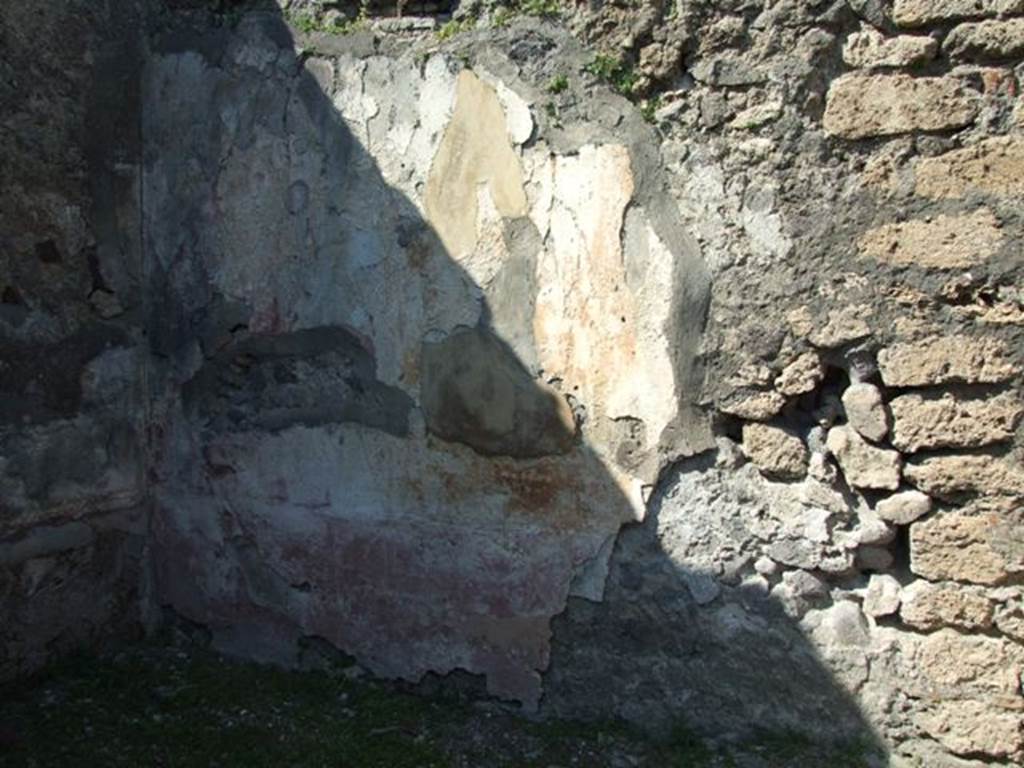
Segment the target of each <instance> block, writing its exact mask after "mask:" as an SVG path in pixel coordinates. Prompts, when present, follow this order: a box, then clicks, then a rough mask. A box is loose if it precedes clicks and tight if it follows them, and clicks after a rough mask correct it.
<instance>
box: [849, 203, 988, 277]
mask: <svg viewBox="0 0 1024 768" xmlns="http://www.w3.org/2000/svg"><path fill="white" fill-rule="evenodd" d="M1002 244H1003V234H1002V232H1001V231H1000V229H999V222H998V221H996V218H995V216H993V215H992V212H991V211H989V210H987V209H982V210H979V211H975V212H974V213H970V214H966V215H964V216H947V215H945V214H943V215H939V216H935V217H934V218H929V219H915V220H912V221H906V222H899V223H896V224H885V225H884V226H881V227H877V228H876V229H872V230H869V231H868V232H866V233H865V234H864V235H863V236H862V237H861V238H860V239H859V240H858V241H857V249H858V251H859V252H860V255H861V256H863V257H865V258H869V259H875V260H877V261H879V262H882V263H883V264H895V265H898V266H918V267H926V268H929V269H963V268H966V267H970V266H974V265H976V264H981V263H983V262H985V261H987V260H988V259H990V258H991V257H992V256H993V255H995V253H996V252H997V251H998V250H999V248H1000V246H1001V245H1002Z"/></svg>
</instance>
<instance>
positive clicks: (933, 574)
mask: <svg viewBox="0 0 1024 768" xmlns="http://www.w3.org/2000/svg"><path fill="white" fill-rule="evenodd" d="M998 524H999V519H998V517H997V516H996V515H994V514H988V515H970V516H968V515H961V514H956V513H945V514H939V515H936V516H935V517H932V518H929V519H928V520H924V521H921V522H917V523H914V524H913V525H911V526H910V570H911V571H913V572H914V573H916V574H917V575H918V576H923V577H925V578H926V579H932V580H937V581H939V580H946V579H949V580H953V581H967V582H971V583H974V584H992V585H995V584H1001V583H1003V582H1005V581H1006V580H1007V578H1009V576H1010V571H1009V567H1010V563H1009V562H1008V561H1007V558H1006V557H1005V555H1004V554H1003V553H1001V552H999V551H998V550H997V549H996V548H995V547H994V546H993V542H992V536H993V534H994V533H997V532H998V531H999V525H998Z"/></svg>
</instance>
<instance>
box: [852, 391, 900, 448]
mask: <svg viewBox="0 0 1024 768" xmlns="http://www.w3.org/2000/svg"><path fill="white" fill-rule="evenodd" d="M843 409H844V410H845V411H846V420H847V421H848V422H849V424H850V426H851V427H853V428H854V429H855V430H857V432H858V433H860V434H861V435H862V436H863V437H866V438H867V439H868V440H874V441H876V442H877V441H878V440H882V439H883V438H885V436H886V435H887V434H888V433H889V414H888V412H887V411H886V410H885V403H883V402H882V393H881V392H880V391H879V390H878V387H876V386H875V385H873V384H867V383H863V382H859V383H857V384H851V385H850V386H849V387H847V389H846V391H845V392H843Z"/></svg>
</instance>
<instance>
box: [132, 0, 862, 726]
mask: <svg viewBox="0 0 1024 768" xmlns="http://www.w3.org/2000/svg"><path fill="white" fill-rule="evenodd" d="M208 21H209V17H208V16H205V15H199V16H196V17H194V16H193V14H192V13H191V12H180V10H179V9H172V12H171V13H169V14H165V17H164V19H163V24H162V30H161V31H160V32H159V34H158V35H157V36H156V39H155V40H154V42H153V48H152V57H151V61H150V64H149V66H148V69H147V72H146V74H145V82H144V86H143V91H144V125H143V143H144V148H145V156H146V168H145V180H144V199H145V211H144V237H145V245H146V254H147V269H146V272H147V281H148V284H149V317H150V323H149V336H150V340H151V344H152V351H153V353H154V363H153V372H152V376H151V381H152V386H153V393H152V395H153V400H154V403H155V405H154V413H155V414H156V423H155V424H154V425H153V427H152V428H153V434H154V436H155V439H156V444H155V446H154V447H155V452H154V466H153V470H152V474H151V478H152V480H153V482H154V488H155V492H154V493H155V499H156V512H155V520H154V525H153V527H154V537H155V538H154V548H153V549H154V561H155V571H156V583H157V586H156V589H157V593H158V599H159V600H160V601H161V602H162V603H163V604H164V605H166V606H167V607H169V608H171V609H173V610H174V611H175V612H177V613H178V614H180V615H182V616H184V617H185V618H187V619H188V620H189V621H191V622H195V623H198V624H201V625H203V626H204V627H205V628H206V630H207V631H208V632H209V635H210V637H211V638H212V641H213V643H214V644H215V645H216V646H217V647H219V648H221V649H222V650H225V651H228V652H232V653H236V654H240V655H244V656H247V657H250V658H256V659H260V660H270V661H277V662H283V663H295V662H301V661H302V658H301V656H302V649H303V648H304V647H311V646H316V645H318V644H320V643H321V642H322V641H323V640H326V641H327V642H328V643H330V644H331V645H332V646H334V647H336V648H338V649H340V650H342V651H344V652H345V653H348V654H351V655H353V656H355V657H356V658H357V659H358V661H359V662H360V663H361V664H363V665H364V666H366V667H368V668H369V669H370V670H372V671H373V672H374V673H376V674H378V675H382V676H387V677H395V678H404V679H409V680H417V679H419V678H421V677H422V676H424V675H425V674H427V673H438V674H441V675H444V674H447V673H450V672H454V671H457V670H466V671H469V672H470V673H473V674H476V675H482V676H486V682H487V688H488V691H489V693H491V694H493V695H496V696H499V697H501V698H503V699H507V700H514V701H519V702H520V703H522V704H523V705H524V707H525V708H526V709H527V710H536V709H537V708H538V707H539V708H540V709H541V710H542V711H551V712H555V713H558V714H568V715H574V716H586V717H608V716H620V717H625V718H627V719H630V720H632V721H634V722H638V723H642V724H644V725H647V726H652V725H653V726H662V725H666V724H669V723H671V722H675V721H678V720H682V721H688V722H690V723H693V724H694V725H695V726H696V727H698V728H699V729H700V730H702V731H704V732H706V733H708V734H717V735H721V733H722V732H723V731H726V732H728V733H730V734H737V735H742V734H743V733H746V732H749V731H751V730H754V729H758V728H765V729H769V730H771V729H778V728H788V729H792V730H797V731H801V732H804V733H808V734H810V735H813V736H815V737H821V736H823V735H825V736H827V737H829V738H835V739H845V738H850V737H854V736H858V737H861V736H864V735H865V734H867V733H868V732H869V728H868V726H867V725H866V724H865V723H864V722H863V720H862V718H861V716H860V714H859V712H858V709H857V707H856V705H855V704H854V703H853V701H852V699H851V698H850V696H849V695H848V694H847V693H846V692H845V691H844V689H843V688H842V687H841V686H840V685H838V684H837V683H836V682H835V681H834V680H833V678H832V676H831V675H830V673H829V671H828V670H827V669H826V668H825V667H824V666H823V665H822V663H821V662H820V661H819V659H818V657H817V655H816V653H815V651H814V649H813V647H812V646H811V644H810V643H809V642H808V641H807V640H806V639H805V638H804V637H803V635H802V634H801V632H800V630H799V629H798V628H797V627H796V626H795V625H794V624H793V622H792V620H791V619H789V618H787V616H786V615H785V614H784V612H783V611H781V610H780V609H779V608H778V607H777V606H775V605H773V604H772V601H771V600H770V599H768V598H767V597H765V596H764V595H753V594H748V593H747V592H745V591H743V590H741V589H739V588H736V589H733V588H731V587H723V586H722V585H720V584H719V583H718V582H717V581H716V580H715V579H714V578H713V577H711V576H708V575H705V574H702V573H699V572H696V571H694V570H692V569H689V568H688V567H687V566H686V565H685V563H679V562H677V559H673V556H672V554H671V552H672V551H679V549H678V547H676V548H674V549H673V548H668V547H666V546H665V543H664V540H663V539H664V536H665V535H666V528H665V526H664V524H663V523H664V522H665V516H664V515H663V513H662V509H663V505H664V501H663V500H664V499H666V498H668V497H669V496H671V494H672V493H673V492H672V491H665V490H664V489H663V490H661V491H659V492H657V493H656V495H655V501H654V502H653V503H652V505H651V506H652V509H651V511H650V513H649V514H648V516H647V519H646V520H645V521H644V522H643V523H642V524H636V525H632V526H631V527H629V528H628V529H626V530H625V531H624V532H623V533H622V534H621V535H619V529H620V527H621V525H622V524H623V523H626V522H630V521H633V520H635V519H636V517H637V516H638V513H637V508H638V501H637V498H636V497H637V495H638V492H639V483H637V482H632V481H631V477H630V473H629V471H628V469H629V467H628V466H616V465H615V455H616V454H615V451H614V450H612V449H611V448H609V447H608V446H607V445H601V446H600V447H595V444H588V440H587V439H585V438H586V437H587V436H588V435H589V434H590V429H591V427H592V425H594V424H597V423H599V421H600V417H601V414H597V413H595V407H594V404H592V403H588V402H585V401H581V400H580V398H579V396H578V395H577V394H575V393H576V389H575V385H576V384H577V382H575V381H573V380H571V379H568V378H566V377H560V376H559V375H558V374H556V373H553V372H552V371H551V370H550V368H546V367H545V365H544V364H543V361H544V360H545V359H546V358H545V356H546V355H547V356H548V357H550V354H551V352H550V350H545V349H544V343H545V341H544V339H542V338H541V337H542V335H543V323H542V322H540V321H538V306H539V301H540V300H539V298H538V297H539V296H540V295H541V293H542V292H543V290H544V289H545V287H546V286H544V285H541V284H539V282H540V281H539V279H538V277H537V275H538V264H539V262H540V260H541V259H543V258H546V257H549V256H550V254H548V252H547V251H546V248H548V245H547V244H546V242H545V240H546V237H547V233H543V232H541V228H540V227H539V226H538V224H537V220H536V217H535V216H531V214H530V212H529V206H528V201H527V199H526V193H525V192H524V190H523V185H522V184H518V185H516V184H510V181H511V179H510V177H509V176H508V175H507V173H510V172H511V171H508V168H507V167H506V165H507V164H508V163H512V164H513V165H515V167H519V165H518V164H519V162H520V160H519V159H518V158H516V157H515V156H514V152H513V153H511V155H509V157H511V160H510V159H509V157H504V156H503V153H504V154H508V153H509V150H510V147H508V145H507V140H505V139H504V138H503V141H504V145H503V144H502V142H496V143H495V145H494V149H493V151H494V153H495V156H490V155H488V159H487V160H486V162H485V163H484V165H485V166H486V168H487V169H489V170H488V171H487V172H486V173H484V174H483V175H481V173H480V169H479V166H478V164H477V163H478V161H479V157H480V156H479V154H474V152H478V150H475V149H474V144H473V141H474V139H473V131H474V130H476V129H475V128H474V126H477V127H479V125H480V124H481V123H486V122H487V121H489V120H491V119H492V118H493V116H494V109H495V107H494V105H496V104H498V103H499V102H498V100H497V98H496V96H495V91H494V89H493V88H492V87H491V86H488V85H485V84H484V83H482V82H481V80H479V79H478V78H477V77H476V75H473V74H470V73H467V72H461V73H460V72H459V69H460V66H461V65H458V64H456V63H454V62H452V61H449V60H447V59H446V58H445V57H443V56H441V55H434V56H431V57H428V58H427V59H426V60H425V61H420V62H417V66H412V65H411V63H412V61H413V60H412V58H411V56H408V55H407V56H406V58H405V59H401V58H387V57H383V56H364V57H359V56H358V55H355V54H354V53H353V52H352V51H339V52H338V54H337V56H336V57H335V58H330V57H314V58H309V59H306V60H305V61H303V60H302V59H301V58H297V56H296V54H295V50H294V43H293V40H292V37H291V34H290V32H289V29H288V27H287V25H286V24H285V23H284V21H283V20H282V19H281V18H280V17H279V16H278V15H276V14H274V13H252V14H248V15H246V16H245V17H244V18H243V19H242V21H241V22H240V23H239V24H238V25H237V27H234V28H228V27H227V26H225V27H222V28H220V29H211V28H210V27H209V24H208ZM197 22H198V23H197ZM357 43H358V41H356V42H354V43H353V47H357ZM459 99H473V103H472V105H471V106H472V107H473V112H472V113H471V114H468V115H467V113H466V110H465V109H464V108H463V109H462V112H460V105H459ZM453 101H454V104H453ZM453 114H454V117H452V115H453ZM460 126H461V127H460ZM467 126H468V127H467ZM502 127H504V126H502ZM364 144H366V145H367V146H364ZM403 148H404V153H403V152H402V151H400V150H401V149H403ZM496 156H497V157H496ZM441 166H443V168H444V173H442V174H440V175H439V172H438V168H439V167H441ZM509 167H511V166H509ZM642 181H643V179H642V178H641V179H639V180H638V184H639V183H640V182H642ZM467 190H468V192H469V193H470V194H467ZM412 196H417V199H419V198H420V197H422V198H424V199H425V204H424V208H423V209H421V207H420V206H419V205H417V204H416V203H414V202H413V199H411V198H412ZM595 204H596V203H595ZM467 205H469V206H471V208H470V210H469V211H467V210H466V209H465V206H467ZM424 209H425V210H424ZM428 215H429V217H430V219H431V221H432V222H433V224H431V223H428V221H427V216H428ZM453 222H454V223H456V224H459V222H462V224H460V225H459V226H466V227H469V228H470V231H469V232H468V233H467V232H464V231H462V230H460V229H459V228H458V227H456V226H453ZM481 222H483V223H482V224H481ZM614 231H615V236H616V237H618V236H619V231H620V227H616V228H615V230H614ZM438 232H440V233H441V234H440V235H439V234H438ZM464 238H468V240H469V243H468V244H467V243H466V242H463V239H464ZM588 242H589V241H587V234H586V233H582V236H581V238H580V241H579V248H580V249H585V248H586V247H588ZM453 243H454V244H455V245H453ZM453 247H458V248H460V249H463V250H461V251H460V253H459V254H457V255H456V254H452V253H451V252H450V251H451V249H452V248H453ZM546 254H547V256H546ZM579 258H583V257H582V256H580V257H579ZM481 275H484V276H485V277H484V278H481V277H480V276H481ZM570 290H581V288H580V286H578V285H574V286H571V288H570ZM597 305H598V303H597V301H596V300H595V306H597ZM702 313H703V305H702V304H701V305H699V306H696V307H688V308H683V309H680V308H678V307H677V308H676V311H675V313H674V314H675V322H676V323H679V324H683V325H686V326H687V327H686V328H685V329H684V331H683V333H682V334H681V337H686V336H687V334H689V336H691V337H696V338H698V339H699V333H700V328H699V323H698V324H695V323H694V321H693V317H694V316H698V317H699V316H701V315H702ZM573 319H574V318H571V317H561V318H557V320H558V321H559V322H561V323H563V325H564V324H565V323H569V322H571V321H572V320H573ZM547 321H548V322H552V320H551V318H550V317H549V318H547ZM622 322H625V316H623V319H622ZM664 330H665V333H666V335H669V336H671V335H672V333H674V332H675V327H674V326H672V327H669V328H666V329H664ZM560 338H562V339H565V340H566V343H567V344H570V345H571V344H572V343H573V342H574V340H577V341H579V342H580V343H582V339H583V336H582V335H578V336H577V335H575V334H574V332H573V329H572V328H571V327H570V328H569V330H568V332H567V333H563V335H562V336H561V337H560ZM673 354H674V355H676V357H675V358H674V363H675V365H676V372H677V373H678V372H679V371H680V370H681V369H682V368H683V367H685V366H687V365H690V364H692V361H690V362H687V361H685V360H683V359H682V358H681V356H682V355H684V354H690V352H688V351H687V350H685V349H683V348H682V347H681V346H680V345H675V346H674V347H673ZM636 362H637V365H639V366H643V365H644V361H643V360H642V359H639V360H637V361H636ZM593 365H594V366H595V367H600V366H601V365H602V361H601V360H595V361H593ZM576 373H578V374H579V375H581V376H584V377H585V376H587V375H595V374H597V373H599V374H601V375H605V376H607V375H608V371H596V372H595V371H588V370H585V369H582V370H577V371H576ZM627 373H628V372H626V371H621V372H618V371H616V372H613V375H622V376H625V375H627ZM694 394H695V393H693V392H690V393H688V394H687V397H688V398H691V399H692V397H693V396H694ZM676 406H677V407H679V408H682V404H680V403H677V404H676ZM620 455H621V454H620ZM708 455H710V454H708ZM690 462H691V464H692V468H695V470H702V469H707V468H710V467H711V466H712V465H713V459H710V458H698V459H693V460H690ZM693 462H696V464H694V463H693ZM709 462H710V463H709ZM705 464H707V467H705V466H704V465H705ZM684 496H685V489H684ZM684 507H685V505H684ZM705 511H706V510H705ZM675 535H677V537H678V536H685V535H686V530H685V526H683V527H677V528H676V529H675ZM677 543H678V542H677ZM613 549H614V551H615V555H614V556H612V550H613ZM609 562H610V563H611V574H610V576H609V572H608V568H609ZM606 577H607V582H608V590H607V593H606V594H604V593H605V582H606ZM602 596H603V597H604V602H603V603H602V602H600V600H601V598H602ZM570 597H572V598H573V599H572V601H571V607H570V608H569V609H568V611H567V612H565V611H566V605H567V601H569V598H570ZM563 612H565V613H564V615H562V616H560V617H559V618H558V619H557V620H555V622H554V631H555V638H554V647H555V649H556V655H555V658H554V664H553V665H551V671H550V672H548V673H547V676H546V677H544V673H545V670H547V669H548V667H549V664H550V663H551V658H550V653H551V651H550V646H551V644H552V639H551V632H552V619H553V618H554V617H556V616H559V614H563Z"/></svg>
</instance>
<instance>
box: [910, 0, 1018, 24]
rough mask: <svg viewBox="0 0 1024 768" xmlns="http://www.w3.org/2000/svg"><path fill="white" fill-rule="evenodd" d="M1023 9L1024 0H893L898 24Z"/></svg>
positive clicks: (974, 17) (973, 16)
mask: <svg viewBox="0 0 1024 768" xmlns="http://www.w3.org/2000/svg"><path fill="white" fill-rule="evenodd" d="M1021 12H1024V0H896V5H895V6H894V7H893V11H892V18H893V21H895V22H896V23H897V24H899V25H900V26H901V27H923V26H926V25H928V24H936V23H941V22H944V21H957V20H959V19H978V18H984V17H986V16H997V15H999V14H1002V13H1021Z"/></svg>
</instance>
